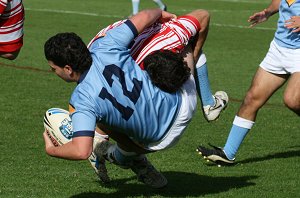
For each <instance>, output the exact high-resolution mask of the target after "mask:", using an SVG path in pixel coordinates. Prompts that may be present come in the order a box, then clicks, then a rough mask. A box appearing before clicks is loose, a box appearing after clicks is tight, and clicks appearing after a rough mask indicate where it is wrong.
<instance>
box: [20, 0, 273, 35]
mask: <svg viewBox="0 0 300 198" xmlns="http://www.w3.org/2000/svg"><path fill="white" fill-rule="evenodd" d="M224 1H225V0H224ZM226 1H230V0H226ZM233 1H235V0H233ZM25 10H26V11H36V12H52V13H62V14H77V15H85V16H96V17H97V16H99V17H106V18H111V17H113V18H118V19H123V18H124V16H120V15H105V14H97V13H91V12H78V11H70V10H52V9H31V8H25ZM213 11H217V10H213ZM222 12H223V11H222ZM211 25H213V26H218V27H229V28H240V29H248V28H249V27H248V26H241V25H230V24H219V23H211ZM253 29H258V30H272V31H275V30H276V28H267V27H258V26H256V27H254V28H253Z"/></svg>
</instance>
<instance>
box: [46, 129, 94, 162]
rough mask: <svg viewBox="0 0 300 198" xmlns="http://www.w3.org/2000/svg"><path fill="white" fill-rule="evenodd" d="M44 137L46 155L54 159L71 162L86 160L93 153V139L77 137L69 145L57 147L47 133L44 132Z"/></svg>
mask: <svg viewBox="0 0 300 198" xmlns="http://www.w3.org/2000/svg"><path fill="white" fill-rule="evenodd" d="M43 136H44V141H45V150H46V153H47V154H48V155H50V156H52V157H58V158H64V159H69V160H84V159H87V158H88V157H89V156H90V155H91V153H92V148H93V138H92V137H86V136H83V137H76V138H73V139H72V141H70V142H69V143H67V144H64V145H62V146H57V147H55V146H54V145H53V143H52V142H51V140H50V139H49V137H48V135H47V133H46V132H44V134H43Z"/></svg>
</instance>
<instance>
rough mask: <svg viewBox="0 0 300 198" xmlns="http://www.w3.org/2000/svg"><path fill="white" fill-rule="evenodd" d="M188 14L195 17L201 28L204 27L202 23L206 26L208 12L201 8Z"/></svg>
mask: <svg viewBox="0 0 300 198" xmlns="http://www.w3.org/2000/svg"><path fill="white" fill-rule="evenodd" d="M188 15H191V16H193V17H195V18H196V19H197V20H198V21H199V23H200V24H201V29H203V28H205V27H203V25H205V26H207V25H208V23H209V20H210V14H209V12H208V11H207V10H203V9H198V10H194V11H193V12H191V13H190V14H188Z"/></svg>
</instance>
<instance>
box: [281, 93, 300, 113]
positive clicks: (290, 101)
mask: <svg viewBox="0 0 300 198" xmlns="http://www.w3.org/2000/svg"><path fill="white" fill-rule="evenodd" d="M284 104H285V106H287V107H288V108H289V109H291V110H293V111H295V112H300V98H299V97H297V96H295V95H294V94H285V95H284Z"/></svg>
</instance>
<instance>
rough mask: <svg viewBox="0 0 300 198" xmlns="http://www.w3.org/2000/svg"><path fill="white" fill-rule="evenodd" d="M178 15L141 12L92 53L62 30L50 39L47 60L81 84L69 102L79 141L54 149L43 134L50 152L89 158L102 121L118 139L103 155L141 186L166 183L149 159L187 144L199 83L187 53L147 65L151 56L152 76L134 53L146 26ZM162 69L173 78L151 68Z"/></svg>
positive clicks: (158, 55) (163, 54) (158, 56)
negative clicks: (150, 155)
mask: <svg viewBox="0 0 300 198" xmlns="http://www.w3.org/2000/svg"><path fill="white" fill-rule="evenodd" d="M174 17H175V16H174V15H172V14H170V13H167V12H164V11H161V10H160V9H154V10H145V11H142V12H140V13H138V14H137V15H135V16H133V17H132V18H130V19H129V20H127V21H126V22H125V23H124V24H122V25H120V26H118V27H116V28H114V29H112V30H110V31H109V32H107V34H106V35H105V36H104V37H100V38H98V39H97V40H95V41H94V42H93V43H92V45H91V46H90V47H89V50H90V51H89V50H88V49H87V48H86V45H85V44H84V42H83V41H82V40H81V39H80V37H78V36H77V35H76V34H74V33H60V34H57V35H55V36H53V37H51V38H50V39H48V41H47V42H46V43H45V56H46V59H47V60H48V63H49V65H50V67H51V68H52V70H53V71H54V72H55V73H56V74H57V75H58V76H59V77H61V78H62V79H63V80H65V81H67V82H77V83H78V85H77V87H76V88H75V90H74V91H73V94H72V96H71V99H70V105H71V106H72V107H73V108H74V111H73V113H72V114H71V118H72V124H73V130H74V133H73V139H72V141H71V142H69V143H67V144H65V145H62V146H59V147H55V146H54V145H53V143H52V142H51V141H50V139H49V138H48V137H47V135H46V133H44V139H45V149H46V152H47V154H48V155H50V156H53V157H59V158H64V159H71V160H82V159H87V158H88V157H89V156H90V155H91V153H92V150H93V137H94V133H95V132H94V130H95V127H96V124H97V125H98V126H99V127H100V128H101V129H102V130H104V131H105V132H106V133H107V134H108V135H109V136H110V137H111V138H112V139H114V140H116V142H117V144H111V143H109V142H107V141H106V142H102V143H101V144H100V145H98V147H97V152H96V154H97V155H99V156H100V157H101V156H102V157H104V158H105V159H106V160H109V161H111V162H113V163H114V164H117V165H119V166H121V167H124V168H130V169H131V170H132V171H133V172H135V173H136V174H137V176H138V179H139V180H140V181H141V182H143V183H145V184H147V185H149V186H151V187H154V188H161V187H164V186H165V185H167V179H166V178H165V177H164V176H163V175H162V174H161V173H160V172H158V171H157V170H156V169H155V168H154V167H153V166H152V165H151V163H150V162H149V161H148V160H147V158H146V157H145V155H144V154H146V153H149V152H154V151H157V150H162V149H166V148H169V147H171V146H173V145H174V144H175V143H176V142H177V141H178V140H179V139H180V136H181V135H182V134H183V132H184V130H185V128H186V127H187V125H188V123H189V122H190V120H191V118H192V115H193V113H194V111H195V109H196V103H197V98H196V96H197V92H196V86H195V82H194V78H193V76H192V75H191V74H190V69H189V68H188V67H187V63H186V62H185V61H184V60H183V57H182V55H180V54H176V53H172V52H170V51H157V52H154V53H153V54H151V55H149V60H159V61H156V62H154V61H148V62H149V64H147V63H146V62H147V61H146V59H145V65H144V66H145V70H146V71H143V70H141V69H140V67H139V66H137V65H136V63H135V62H134V60H133V59H132V57H131V55H130V51H129V50H128V48H129V46H130V44H131V41H132V40H133V39H134V38H135V37H136V36H137V35H138V34H139V33H140V32H142V31H143V30H144V29H145V28H146V27H148V26H149V25H151V24H153V23H154V22H155V21H157V20H159V19H160V20H169V19H171V18H174ZM187 54H188V55H187V56H192V55H191V54H192V53H187ZM189 54H190V55H189ZM147 58H148V57H147ZM153 63H154V64H153ZM166 64H167V65H169V68H166V67H165V66H166ZM161 66H163V67H164V69H170V73H169V74H170V75H167V76H166V75H164V76H161V74H160V73H159V72H158V73H155V72H154V73H148V72H147V71H149V70H150V71H152V69H151V67H154V68H155V70H157V71H159V68H160V67H161ZM172 76H173V77H172ZM157 78H159V79H162V80H164V81H165V82H166V83H165V84H164V83H162V82H159V83H158V84H157V86H159V87H161V88H162V89H163V90H165V91H162V90H161V89H160V88H158V87H157V86H156V85H155V84H154V83H153V82H157V81H155V79H157ZM150 79H151V80H150ZM170 79H171V80H172V79H173V80H175V81H174V82H170V81H169V80H170ZM174 85H175V87H174ZM169 88H170V90H169Z"/></svg>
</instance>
